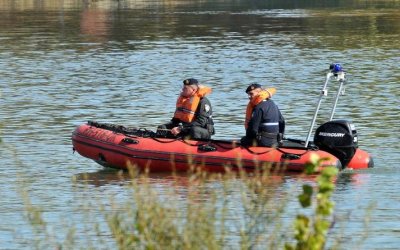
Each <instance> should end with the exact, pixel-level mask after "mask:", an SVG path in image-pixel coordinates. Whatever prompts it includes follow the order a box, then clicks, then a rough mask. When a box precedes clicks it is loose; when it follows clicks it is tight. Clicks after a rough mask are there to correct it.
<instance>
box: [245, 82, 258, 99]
mask: <svg viewBox="0 0 400 250" xmlns="http://www.w3.org/2000/svg"><path fill="white" fill-rule="evenodd" d="M261 90H262V87H261V85H260V84H258V83H252V84H250V85H249V86H248V87H247V89H246V93H247V95H248V96H249V99H252V98H253V97H254V96H256V95H257V94H258V93H260V91H261Z"/></svg>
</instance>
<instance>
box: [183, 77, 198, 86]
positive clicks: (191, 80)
mask: <svg viewBox="0 0 400 250" xmlns="http://www.w3.org/2000/svg"><path fill="white" fill-rule="evenodd" d="M197 84H199V82H198V81H197V80H196V79H194V78H188V79H185V80H183V85H197Z"/></svg>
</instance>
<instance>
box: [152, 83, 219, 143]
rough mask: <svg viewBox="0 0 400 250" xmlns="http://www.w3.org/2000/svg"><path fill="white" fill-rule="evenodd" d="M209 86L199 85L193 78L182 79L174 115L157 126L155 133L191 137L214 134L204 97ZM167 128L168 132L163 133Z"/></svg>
mask: <svg viewBox="0 0 400 250" xmlns="http://www.w3.org/2000/svg"><path fill="white" fill-rule="evenodd" d="M210 93H211V88H209V87H206V86H203V85H200V84H199V82H198V81H197V80H196V79H194V78H189V79H186V80H184V81H183V87H182V91H181V94H180V95H179V97H178V100H177V102H176V109H175V113H174V117H173V118H172V119H171V121H170V122H168V123H166V124H163V125H161V126H158V130H157V133H159V134H161V135H162V134H165V135H166V136H171V135H172V136H182V137H189V138H191V139H210V138H211V135H213V134H215V131H214V121H213V119H212V108H211V103H210V101H209V100H208V99H207V98H206V97H205V96H206V95H208V94H210ZM165 130H167V132H169V133H163V131H165Z"/></svg>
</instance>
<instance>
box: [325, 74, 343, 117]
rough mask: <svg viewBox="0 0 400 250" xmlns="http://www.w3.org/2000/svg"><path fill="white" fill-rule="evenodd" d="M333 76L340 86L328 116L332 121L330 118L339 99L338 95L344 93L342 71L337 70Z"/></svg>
mask: <svg viewBox="0 0 400 250" xmlns="http://www.w3.org/2000/svg"><path fill="white" fill-rule="evenodd" d="M335 76H336V78H337V80H338V81H339V82H340V86H339V89H338V91H337V93H336V98H335V103H334V104H333V107H332V111H331V117H330V118H329V121H332V119H333V116H334V114H335V110H336V105H337V103H338V100H339V96H340V95H341V94H343V93H344V89H343V84H344V82H345V81H346V78H345V72H344V71H340V72H338V73H337V75H336V74H335ZM342 89H343V91H342Z"/></svg>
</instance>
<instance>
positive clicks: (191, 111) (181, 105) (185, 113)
mask: <svg viewBox="0 0 400 250" xmlns="http://www.w3.org/2000/svg"><path fill="white" fill-rule="evenodd" d="M211 91H212V90H211V88H209V87H206V86H203V85H199V89H198V90H197V91H196V93H195V94H194V95H193V96H191V97H183V96H182V95H179V97H178V100H177V101H176V109H175V114H174V118H177V119H179V120H181V121H182V122H192V121H193V119H194V117H195V115H196V110H197V106H199V103H200V100H201V98H203V97H204V96H206V95H208V94H210V93H211Z"/></svg>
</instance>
